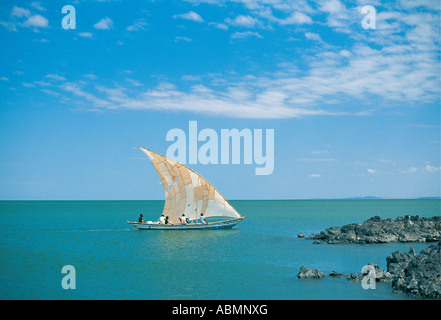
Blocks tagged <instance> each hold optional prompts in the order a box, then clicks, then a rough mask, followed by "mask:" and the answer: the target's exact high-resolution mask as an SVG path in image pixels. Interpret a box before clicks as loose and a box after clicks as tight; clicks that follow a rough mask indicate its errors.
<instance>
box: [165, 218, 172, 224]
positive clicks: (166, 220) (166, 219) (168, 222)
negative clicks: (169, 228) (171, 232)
mask: <svg viewBox="0 0 441 320" xmlns="http://www.w3.org/2000/svg"><path fill="white" fill-rule="evenodd" d="M165 224H171V223H170V221H168V216H166V217H165Z"/></svg>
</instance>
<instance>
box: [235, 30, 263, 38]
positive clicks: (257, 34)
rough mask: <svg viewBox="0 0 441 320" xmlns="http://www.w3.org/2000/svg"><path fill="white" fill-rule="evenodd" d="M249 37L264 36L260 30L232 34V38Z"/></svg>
mask: <svg viewBox="0 0 441 320" xmlns="http://www.w3.org/2000/svg"><path fill="white" fill-rule="evenodd" d="M249 37H256V38H259V39H262V38H263V37H262V36H261V35H260V33H258V32H253V31H245V32H234V33H232V34H231V38H232V39H245V38H249Z"/></svg>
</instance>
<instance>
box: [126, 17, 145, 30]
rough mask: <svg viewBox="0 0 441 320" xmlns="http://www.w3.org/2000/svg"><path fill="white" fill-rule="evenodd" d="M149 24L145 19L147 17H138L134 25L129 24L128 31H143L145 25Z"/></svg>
mask: <svg viewBox="0 0 441 320" xmlns="http://www.w3.org/2000/svg"><path fill="white" fill-rule="evenodd" d="M147 25H148V23H147V22H146V21H145V19H143V18H141V19H137V20H135V21H134V22H133V24H132V25H130V26H128V27H127V28H126V29H127V31H141V30H145V27H146V26H147Z"/></svg>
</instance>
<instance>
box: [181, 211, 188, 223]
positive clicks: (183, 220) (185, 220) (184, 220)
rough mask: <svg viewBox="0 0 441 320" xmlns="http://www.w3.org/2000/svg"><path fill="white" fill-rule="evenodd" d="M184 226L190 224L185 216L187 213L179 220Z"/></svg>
mask: <svg viewBox="0 0 441 320" xmlns="http://www.w3.org/2000/svg"><path fill="white" fill-rule="evenodd" d="M179 220H181V223H182V224H187V223H188V222H189V220H188V218H187V217H186V216H185V213H183V214H182V217H180V218H179Z"/></svg>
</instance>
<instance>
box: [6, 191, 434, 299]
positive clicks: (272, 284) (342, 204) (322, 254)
mask: <svg viewBox="0 0 441 320" xmlns="http://www.w3.org/2000/svg"><path fill="white" fill-rule="evenodd" d="M231 203H232V205H233V206H234V207H235V208H236V209H237V210H238V211H239V212H240V213H241V214H242V215H245V216H246V219H245V220H244V221H243V222H241V223H240V224H239V225H238V227H237V228H235V229H232V230H211V231H210V230H205V231H139V230H137V229H134V228H132V227H131V226H130V225H129V224H127V223H126V221H127V220H136V219H137V218H138V216H139V213H140V212H142V213H143V215H144V217H145V218H146V220H156V219H157V218H158V217H159V215H160V214H161V212H162V207H163V201H0V298H1V299H234V300H235V299H409V298H408V297H407V295H405V294H401V293H393V292H392V289H391V285H390V284H389V283H385V284H384V283H378V284H377V286H376V289H375V290H364V289H363V288H362V287H361V284H360V283H359V282H358V283H356V282H349V281H346V279H333V278H329V277H327V278H325V279H321V280H299V279H297V273H298V271H299V269H300V267H301V266H303V265H304V266H306V267H309V268H313V269H317V268H318V269H320V270H322V271H324V272H325V273H329V272H331V271H332V270H336V271H338V272H344V273H351V272H357V273H361V269H362V268H363V266H364V265H366V264H367V263H368V262H372V263H376V264H378V265H380V266H381V267H382V268H384V269H386V257H387V256H388V255H389V254H391V253H392V252H393V251H395V250H401V251H406V252H407V251H408V250H409V248H410V247H413V248H414V249H415V250H416V251H417V252H419V251H421V250H422V249H424V248H426V247H427V246H428V245H429V244H424V243H413V244H405V243H390V244H380V245H378V244H377V245H352V244H346V245H328V244H319V245H314V244H312V241H310V240H305V239H301V238H297V233H298V232H303V233H304V234H305V235H306V236H308V235H310V234H311V233H313V232H319V231H321V230H323V229H325V228H327V227H330V226H342V225H344V224H348V223H352V222H363V221H364V220H366V219H369V218H370V217H372V216H374V215H379V216H381V217H382V218H393V219H394V218H396V217H398V216H403V215H406V214H411V215H416V214H418V215H419V216H420V217H429V216H435V215H440V200H317V201H316V200H304V201H303V200H293V201H282V200H279V201H231ZM65 265H72V266H74V267H75V271H76V289H75V290H64V289H63V288H62V285H61V281H62V279H63V277H64V276H65V274H62V273H61V269H62V267H63V266H65Z"/></svg>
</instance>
